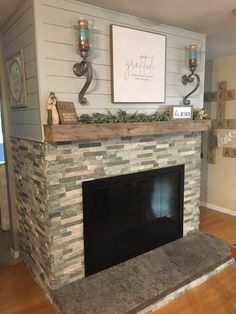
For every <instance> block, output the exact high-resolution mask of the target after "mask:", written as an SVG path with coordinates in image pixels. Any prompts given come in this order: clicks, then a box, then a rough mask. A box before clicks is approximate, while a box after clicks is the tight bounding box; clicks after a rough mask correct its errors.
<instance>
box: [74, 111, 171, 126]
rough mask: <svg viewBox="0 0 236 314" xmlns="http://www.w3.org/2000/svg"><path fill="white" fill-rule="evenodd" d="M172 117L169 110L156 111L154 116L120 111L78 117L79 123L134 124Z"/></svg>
mask: <svg viewBox="0 0 236 314" xmlns="http://www.w3.org/2000/svg"><path fill="white" fill-rule="evenodd" d="M169 117H170V112H169V110H163V111H161V112H158V111H156V112H155V113H153V114H146V113H141V112H137V111H136V112H134V113H127V112H126V111H124V110H118V111H117V113H115V114H114V113H111V112H110V111H109V110H107V113H98V112H95V113H92V114H91V115H89V114H82V115H80V116H79V117H78V121H79V123H87V124H90V123H130V122H131V123H132V122H155V121H168V120H169Z"/></svg>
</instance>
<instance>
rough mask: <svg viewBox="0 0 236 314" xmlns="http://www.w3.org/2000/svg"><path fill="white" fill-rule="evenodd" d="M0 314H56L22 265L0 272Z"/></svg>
mask: <svg viewBox="0 0 236 314" xmlns="http://www.w3.org/2000/svg"><path fill="white" fill-rule="evenodd" d="M0 313H1V314H56V313H58V312H57V311H56V309H55V308H54V306H53V305H52V304H51V303H50V302H49V300H48V299H47V298H46V296H45V294H44V292H43V291H42V289H41V288H40V287H39V286H38V285H37V284H36V282H35V281H34V278H33V276H32V275H31V274H30V272H29V271H28V270H27V268H26V267H25V265H24V264H17V265H14V266H10V267H8V268H5V269H4V270H2V271H1V272H0Z"/></svg>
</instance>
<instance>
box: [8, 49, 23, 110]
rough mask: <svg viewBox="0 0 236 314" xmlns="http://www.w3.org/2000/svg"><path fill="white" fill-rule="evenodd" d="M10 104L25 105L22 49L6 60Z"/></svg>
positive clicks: (14, 105)
mask: <svg viewBox="0 0 236 314" xmlns="http://www.w3.org/2000/svg"><path fill="white" fill-rule="evenodd" d="M7 74H8V84H9V97H10V105H11V107H12V108H21V107H27V92H26V76H25V62H24V53H23V50H21V51H20V52H18V53H17V54H16V55H15V56H13V57H12V58H10V59H9V60H7Z"/></svg>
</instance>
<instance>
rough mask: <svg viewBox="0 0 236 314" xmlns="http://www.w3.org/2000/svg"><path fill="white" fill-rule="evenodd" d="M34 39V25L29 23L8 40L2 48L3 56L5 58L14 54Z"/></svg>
mask: <svg viewBox="0 0 236 314" xmlns="http://www.w3.org/2000/svg"><path fill="white" fill-rule="evenodd" d="M33 41H34V27H33V25H29V26H28V28H27V29H26V30H25V31H24V32H23V33H21V34H20V35H19V36H18V37H16V38H15V39H14V40H13V41H12V42H10V43H9V44H8V45H7V46H6V47H5V48H4V56H5V58H6V59H8V58H10V57H12V56H13V55H15V54H16V53H17V52H18V51H19V50H20V49H23V48H25V47H27V46H28V45H30V44H32V43H33Z"/></svg>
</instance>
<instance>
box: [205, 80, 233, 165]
mask: <svg viewBox="0 0 236 314" xmlns="http://www.w3.org/2000/svg"><path fill="white" fill-rule="evenodd" d="M234 100H235V89H227V81H221V82H217V91H214V92H206V93H205V95H204V101H205V103H207V104H208V105H209V104H210V105H211V106H212V105H215V106H216V108H215V109H216V119H213V120H212V130H211V131H210V132H209V135H208V163H210V164H215V162H216V158H215V156H216V153H215V152H216V151H215V150H216V148H222V147H223V146H224V147H223V157H230V158H236V147H225V145H226V144H228V143H230V142H231V141H232V140H233V139H235V138H236V119H227V117H226V116H227V114H226V113H227V110H226V108H227V102H229V101H234ZM211 111H213V110H211ZM218 130H225V132H224V134H222V132H220V133H219V132H218Z"/></svg>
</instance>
